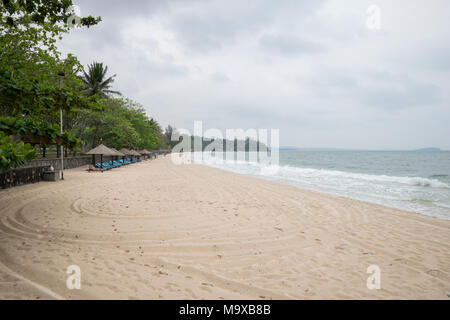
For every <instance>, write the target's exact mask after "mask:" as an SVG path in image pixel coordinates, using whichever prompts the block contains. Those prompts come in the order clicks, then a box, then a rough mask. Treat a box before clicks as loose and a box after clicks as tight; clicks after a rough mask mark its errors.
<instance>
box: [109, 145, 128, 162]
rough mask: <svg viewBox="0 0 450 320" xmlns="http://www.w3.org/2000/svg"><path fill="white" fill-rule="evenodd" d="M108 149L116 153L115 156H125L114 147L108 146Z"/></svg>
mask: <svg viewBox="0 0 450 320" xmlns="http://www.w3.org/2000/svg"><path fill="white" fill-rule="evenodd" d="M110 149H111V150H112V151H114V152H115V153H116V154H115V156H117V157H124V156H125V155H124V154H123V153H122V152H120V151H117V149H116V148H110ZM116 160H117V158H116Z"/></svg>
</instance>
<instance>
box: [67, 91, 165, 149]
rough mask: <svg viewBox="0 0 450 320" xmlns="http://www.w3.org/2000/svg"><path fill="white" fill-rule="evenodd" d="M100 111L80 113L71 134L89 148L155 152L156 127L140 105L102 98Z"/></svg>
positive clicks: (156, 142) (159, 133)
mask: <svg viewBox="0 0 450 320" xmlns="http://www.w3.org/2000/svg"><path fill="white" fill-rule="evenodd" d="M98 103H99V104H100V105H102V108H101V109H95V110H94V109H89V110H88V109H86V110H80V112H79V121H78V122H77V127H76V128H74V130H73V132H74V133H75V134H76V135H77V136H78V137H80V138H81V139H83V140H85V141H88V142H90V145H91V146H96V145H98V144H99V143H103V144H105V145H107V146H110V147H115V148H117V149H120V148H123V147H125V148H135V149H144V148H146V149H157V148H159V146H160V144H161V137H162V134H161V128H160V126H159V124H158V123H157V122H156V121H155V120H153V119H150V118H148V116H147V115H146V113H145V110H144V108H143V107H142V106H140V105H139V104H137V103H135V102H133V101H131V100H124V99H112V98H103V99H101V100H99V101H98Z"/></svg>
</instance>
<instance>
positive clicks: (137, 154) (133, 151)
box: [130, 149, 141, 157]
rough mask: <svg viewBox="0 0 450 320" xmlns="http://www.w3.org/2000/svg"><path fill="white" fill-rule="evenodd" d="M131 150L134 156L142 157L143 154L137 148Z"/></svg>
mask: <svg viewBox="0 0 450 320" xmlns="http://www.w3.org/2000/svg"><path fill="white" fill-rule="evenodd" d="M130 152H131V154H132V155H133V156H136V157H141V154H140V153H139V152H137V151H136V150H133V149H131V150H130Z"/></svg>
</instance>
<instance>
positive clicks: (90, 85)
mask: <svg viewBox="0 0 450 320" xmlns="http://www.w3.org/2000/svg"><path fill="white" fill-rule="evenodd" d="M107 73H108V66H103V63H98V62H94V63H92V64H90V65H89V66H88V72H84V75H83V82H84V84H85V86H86V91H87V93H88V95H89V96H93V95H99V96H103V97H105V96H108V95H110V94H118V95H120V92H118V91H113V90H110V88H111V84H112V83H113V82H114V78H115V77H116V75H113V76H112V77H109V78H106V74H107Z"/></svg>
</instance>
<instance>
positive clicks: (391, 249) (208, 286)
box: [0, 157, 450, 299]
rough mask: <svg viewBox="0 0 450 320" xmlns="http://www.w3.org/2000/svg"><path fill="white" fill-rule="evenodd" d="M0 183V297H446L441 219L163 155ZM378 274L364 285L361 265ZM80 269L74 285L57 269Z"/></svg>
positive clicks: (449, 285)
mask: <svg viewBox="0 0 450 320" xmlns="http://www.w3.org/2000/svg"><path fill="white" fill-rule="evenodd" d="M65 178H66V180H65V181H60V182H57V183H54V182H53V183H51V182H42V183H38V184H35V185H27V186H22V187H17V188H14V189H9V190H3V191H0V259H1V260H0V298H1V299H14V298H19V299H20V298H22V299H50V298H67V299H74V298H82V299H100V298H114V299H116V298H118V299H138V298H139V299H350V298H355V299H392V298H396V299H397V298H400V299H404V298H411V299H448V293H450V274H449V273H450V253H449V252H450V250H449V249H450V245H449V244H450V221H444V220H439V219H436V218H431V217H428V216H422V215H419V214H415V213H409V212H402V211H399V210H395V209H390V208H387V207H383V206H378V205H374V204H369V203H364V202H360V201H355V200H349V199H345V198H339V197H333V196H329V195H324V194H320V193H316V192H310V191H305V190H301V189H298V188H295V187H291V186H287V185H281V184H277V183H272V182H268V181H264V180H259V179H254V178H250V177H246V176H240V175H237V174H233V173H228V172H224V171H220V170H217V169H212V168H208V167H203V166H199V165H187V166H175V165H174V164H172V162H171V161H170V158H169V157H167V158H166V159H158V160H155V161H152V162H150V161H148V162H144V163H140V164H135V165H131V166H127V167H123V168H119V169H115V170H112V171H108V172H105V173H103V174H102V173H88V172H86V171H84V168H83V169H81V168H80V169H74V170H68V171H66V173H65ZM373 264H376V265H378V266H379V267H380V268H381V289H380V290H368V289H367V287H366V279H367V277H368V276H369V274H367V273H366V269H367V267H368V266H369V265H373ZM69 265H78V266H80V268H81V281H82V282H81V283H82V287H81V290H68V289H67V287H66V279H67V277H68V275H67V274H66V269H67V267H68V266H69Z"/></svg>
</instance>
